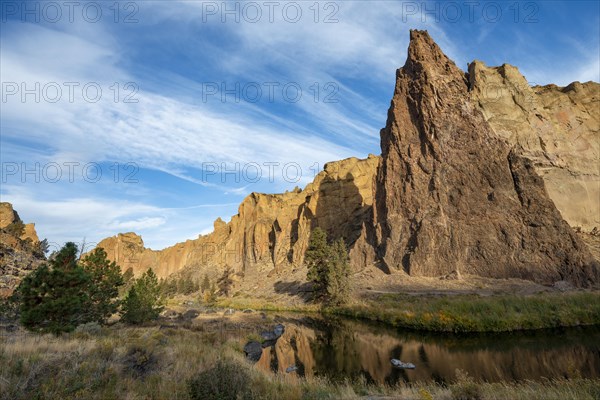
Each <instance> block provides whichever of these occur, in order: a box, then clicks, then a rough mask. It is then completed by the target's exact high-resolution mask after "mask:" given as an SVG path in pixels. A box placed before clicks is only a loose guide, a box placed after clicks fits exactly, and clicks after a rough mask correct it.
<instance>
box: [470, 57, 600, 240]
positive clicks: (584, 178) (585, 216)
mask: <svg viewBox="0 0 600 400" xmlns="http://www.w3.org/2000/svg"><path fill="white" fill-rule="evenodd" d="M469 86H470V92H471V97H472V99H473V101H474V103H475V104H477V105H478V106H479V108H481V110H482V111H483V115H484V117H485V119H486V120H487V121H488V123H489V124H490V126H491V128H492V130H493V131H494V133H496V135H498V136H500V137H502V138H504V139H506V140H507V141H508V142H509V143H511V144H513V145H517V146H519V147H520V148H521V149H522V153H523V155H524V156H526V157H527V158H528V159H530V160H531V161H532V162H533V166H534V168H535V171H536V172H537V173H538V175H540V176H541V177H542V178H543V179H544V184H545V186H546V190H547V191H548V195H549V196H550V198H551V199H552V201H553V202H554V204H555V205H556V208H558V210H559V211H560V212H561V215H562V216H563V218H564V219H565V220H566V221H567V222H568V223H569V225H571V226H572V227H578V228H581V229H582V231H583V232H586V233H589V232H591V231H592V230H593V229H594V228H599V227H600V162H599V160H600V140H599V139H600V112H599V110H600V84H598V83H595V82H587V83H583V84H582V83H579V82H574V83H572V84H570V85H568V86H567V87H564V88H563V87H558V86H556V85H547V86H533V87H531V86H530V85H529V84H528V82H527V80H526V79H525V78H524V77H523V75H521V74H520V73H519V70H518V69H517V68H516V67H513V66H511V65H507V64H505V65H502V66H500V67H496V68H490V67H486V66H485V65H484V64H483V63H482V62H480V61H474V62H473V63H471V64H470V65H469ZM599 229H600V228H599Z"/></svg>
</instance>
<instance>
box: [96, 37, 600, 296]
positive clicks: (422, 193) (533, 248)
mask: <svg viewBox="0 0 600 400" xmlns="http://www.w3.org/2000/svg"><path fill="white" fill-rule="evenodd" d="M396 79H397V80H396V87H395V92H394V96H393V99H392V103H391V107H390V109H389V112H388V120H387V123H386V127H385V128H384V129H382V131H381V148H382V157H376V156H370V157H369V158H368V159H366V160H359V159H356V158H350V159H347V160H342V161H338V162H332V163H329V164H327V165H326V166H325V169H324V171H322V172H321V173H320V174H319V175H318V176H317V177H316V178H315V180H314V182H313V183H311V184H309V185H308V186H307V187H306V188H305V189H304V190H299V189H296V190H294V191H292V192H287V193H284V194H276V195H268V194H259V193H253V194H251V195H249V196H248V197H247V198H246V199H244V201H243V202H242V204H241V205H240V207H239V210H238V214H237V215H235V216H233V217H232V219H231V221H230V222H229V223H225V222H224V221H222V220H221V219H217V221H215V224H214V232H213V233H211V234H209V235H205V236H200V237H199V238H197V239H194V240H188V241H186V242H184V243H179V244H176V245H175V246H172V247H169V248H167V249H164V250H161V251H152V250H149V249H146V248H144V246H143V242H142V240H141V238H140V237H139V236H137V235H135V234H133V233H128V234H124V235H118V236H116V237H113V238H108V239H106V240H104V241H102V242H101V243H100V244H99V246H102V247H104V248H105V249H106V250H107V251H108V254H109V256H111V257H112V258H113V259H115V260H116V261H117V262H118V263H119V264H120V265H122V266H123V267H124V268H125V269H126V268H129V267H131V268H133V270H134V272H135V273H136V274H138V273H140V272H142V271H144V270H146V269H147V268H149V267H152V268H153V269H154V270H155V271H156V272H157V274H158V275H159V276H161V277H166V276H168V275H170V274H173V273H176V272H180V271H182V270H187V271H195V272H196V275H199V274H205V273H207V274H208V275H209V276H211V277H214V276H217V275H219V274H220V273H221V272H222V271H223V269H224V268H225V266H230V267H233V268H234V270H235V272H237V276H238V277H239V279H244V280H245V281H254V282H256V281H258V280H264V279H265V277H267V276H271V277H272V276H274V275H281V274H288V273H291V272H295V273H296V275H298V269H301V268H302V261H303V255H304V251H305V249H306V246H307V243H308V239H309V236H310V232H311V230H312V229H313V228H314V227H316V226H319V227H321V228H323V229H325V230H326V231H327V232H328V234H329V236H330V237H331V238H338V237H344V238H345V239H346V242H347V243H348V246H349V249H350V257H351V263H352V265H353V267H354V268H355V269H361V268H364V267H365V266H368V265H376V266H377V267H379V268H380V269H381V270H382V271H384V272H386V273H395V272H396V273H397V272H400V273H407V274H410V275H415V276H440V275H448V274H452V276H460V274H473V275H479V276H484V277H496V278H508V277H511V278H523V279H529V280H533V281H536V282H538V283H544V284H549V283H552V282H555V281H560V280H570V281H571V282H572V283H574V284H576V285H578V286H588V285H590V284H594V283H597V282H598V265H597V263H596V262H595V261H594V260H593V258H592V256H591V255H590V253H589V251H588V250H587V248H586V246H585V245H584V244H583V242H582V241H581V240H580V239H579V238H578V237H577V236H576V234H575V233H574V232H573V230H572V229H571V227H570V226H569V224H568V223H570V224H571V226H573V227H581V228H582V229H583V230H584V231H588V232H589V231H592V230H593V229H594V228H595V227H598V226H600V221H599V218H600V217H599V215H600V212H599V211H600V210H599V207H600V204H599V203H600V202H599V200H598V195H599V189H598V188H599V176H600V174H599V171H598V168H599V165H598V162H597V160H598V154H599V140H598V135H599V132H598V126H599V124H598V122H599V119H600V116H599V113H598V109H599V105H600V99H599V96H598V87H599V86H600V85H598V84H596V83H586V84H579V83H574V84H572V85H569V86H568V87H566V88H559V87H556V86H553V85H550V86H544V87H537V86H535V87H530V86H529V85H528V84H527V82H526V81H525V79H524V78H523V76H522V75H520V74H519V73H518V71H517V70H516V68H514V67H511V66H508V65H504V66H502V67H498V68H488V67H485V66H484V65H483V64H482V63H481V62H477V61H476V62H473V63H472V64H471V65H470V67H469V72H468V73H465V72H463V71H461V70H460V69H459V68H458V67H456V65H455V64H454V63H453V62H452V61H451V60H449V59H448V58H447V57H446V56H445V55H444V54H443V52H442V51H441V50H440V49H439V47H438V46H437V45H436V44H435V43H434V42H433V40H432V39H431V38H430V37H429V35H428V34H427V32H422V31H412V32H411V42H410V46H409V50H408V59H407V61H406V64H405V65H404V67H403V68H400V69H399V70H398V71H397V76H396ZM561 213H562V215H561ZM563 218H564V219H563ZM565 220H566V222H565ZM567 222H568V223H567ZM590 238H592V237H591V236H590ZM274 279H275V278H273V280H274ZM248 287H252V285H249V286H248Z"/></svg>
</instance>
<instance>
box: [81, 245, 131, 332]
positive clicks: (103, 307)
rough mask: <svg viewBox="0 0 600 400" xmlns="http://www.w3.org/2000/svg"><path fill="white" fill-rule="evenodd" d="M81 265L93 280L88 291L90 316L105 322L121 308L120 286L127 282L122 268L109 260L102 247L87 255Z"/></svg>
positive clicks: (94, 319)
mask: <svg viewBox="0 0 600 400" xmlns="http://www.w3.org/2000/svg"><path fill="white" fill-rule="evenodd" d="M80 265H81V267H82V268H83V270H84V271H85V272H87V273H88V274H89V275H90V277H91V280H92V281H91V285H90V287H89V290H88V292H87V295H88V297H89V303H90V304H89V309H88V313H89V317H90V319H91V320H93V321H96V322H98V323H104V322H105V321H106V319H107V318H108V317H110V316H111V315H112V314H114V313H116V312H117V310H118V308H119V304H120V301H119V300H118V297H119V287H120V286H122V285H123V284H124V283H125V282H124V280H123V276H122V275H121V268H120V267H119V266H118V265H117V264H116V263H115V262H114V261H112V262H111V261H110V260H108V258H107V254H106V252H105V251H104V249H103V248H101V247H98V248H96V249H94V250H93V251H92V252H91V253H89V254H88V255H86V256H85V257H84V258H83V259H82V260H81V261H80Z"/></svg>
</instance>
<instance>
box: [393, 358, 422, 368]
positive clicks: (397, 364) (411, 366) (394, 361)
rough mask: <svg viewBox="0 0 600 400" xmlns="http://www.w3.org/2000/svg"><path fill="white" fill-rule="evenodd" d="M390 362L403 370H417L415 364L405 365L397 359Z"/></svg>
mask: <svg viewBox="0 0 600 400" xmlns="http://www.w3.org/2000/svg"><path fill="white" fill-rule="evenodd" d="M390 362H391V363H392V365H393V366H394V367H396V368H403V369H415V368H416V367H415V364H413V363H405V362H402V361H400V360H397V359H395V358H392V359H391V360H390Z"/></svg>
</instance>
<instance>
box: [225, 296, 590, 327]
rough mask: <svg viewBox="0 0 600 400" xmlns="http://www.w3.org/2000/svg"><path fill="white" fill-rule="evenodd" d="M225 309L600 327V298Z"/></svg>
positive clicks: (409, 299)
mask: <svg viewBox="0 0 600 400" xmlns="http://www.w3.org/2000/svg"><path fill="white" fill-rule="evenodd" d="M220 305H221V306H224V307H231V308H238V309H243V308H252V309H258V310H269V311H296V312H318V311H320V312H323V313H326V314H328V313H329V314H335V315H341V316H346V317H350V318H360V319H367V320H372V321H379V322H384V323H387V324H390V325H392V326H395V327H399V328H406V329H414V330H423V331H436V332H508V331H517V330H528V329H544V328H556V327H569V326H580V325H597V324H600V292H571V293H539V294H535V295H529V296H517V295H496V296H488V297H481V296H477V295H455V296H431V295H405V294H379V295H372V296H371V297H370V298H367V299H361V300H354V301H352V302H350V303H349V304H348V305H346V306H342V307H335V308H322V309H321V308H319V307H318V306H316V305H314V304H313V305H303V306H285V305H278V304H277V303H271V302H268V301H264V300H257V299H244V298H234V299H227V300H223V301H222V302H221V303H220Z"/></svg>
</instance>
